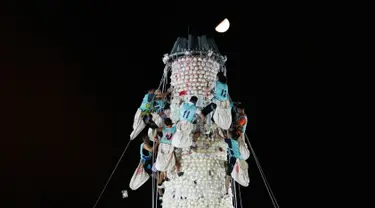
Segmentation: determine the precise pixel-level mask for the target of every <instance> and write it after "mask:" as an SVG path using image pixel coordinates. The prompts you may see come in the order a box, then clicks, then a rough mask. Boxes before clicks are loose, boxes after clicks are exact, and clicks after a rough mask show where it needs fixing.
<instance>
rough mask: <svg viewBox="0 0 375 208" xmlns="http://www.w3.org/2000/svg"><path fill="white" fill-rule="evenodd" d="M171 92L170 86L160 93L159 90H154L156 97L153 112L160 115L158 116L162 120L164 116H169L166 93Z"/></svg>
mask: <svg viewBox="0 0 375 208" xmlns="http://www.w3.org/2000/svg"><path fill="white" fill-rule="evenodd" d="M171 92H172V88H170V89H168V91H167V92H165V93H161V91H160V90H156V99H155V106H154V109H155V112H156V113H158V114H159V115H160V117H161V118H162V119H163V120H164V119H165V118H169V114H170V106H169V103H168V101H167V97H168V95H169V94H170V93H171Z"/></svg>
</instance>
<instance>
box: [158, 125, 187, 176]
mask: <svg viewBox="0 0 375 208" xmlns="http://www.w3.org/2000/svg"><path fill="white" fill-rule="evenodd" d="M164 124H165V126H164V127H163V128H158V129H157V131H158V132H162V133H163V136H162V137H161V139H160V143H163V144H168V145H172V137H173V134H174V133H176V130H177V129H176V126H175V125H173V123H172V120H171V119H170V118H166V119H165V120H164ZM174 154H175V158H176V165H175V167H176V170H177V174H178V176H182V175H183V174H184V173H183V172H180V168H181V163H180V158H179V157H177V156H178V155H177V154H176V152H174Z"/></svg>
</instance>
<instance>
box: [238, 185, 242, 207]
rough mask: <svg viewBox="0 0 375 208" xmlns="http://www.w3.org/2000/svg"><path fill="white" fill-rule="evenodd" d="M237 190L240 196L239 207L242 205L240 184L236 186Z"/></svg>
mask: <svg viewBox="0 0 375 208" xmlns="http://www.w3.org/2000/svg"><path fill="white" fill-rule="evenodd" d="M238 192H239V196H240V206H241V208H243V206H242V194H241V186H238Z"/></svg>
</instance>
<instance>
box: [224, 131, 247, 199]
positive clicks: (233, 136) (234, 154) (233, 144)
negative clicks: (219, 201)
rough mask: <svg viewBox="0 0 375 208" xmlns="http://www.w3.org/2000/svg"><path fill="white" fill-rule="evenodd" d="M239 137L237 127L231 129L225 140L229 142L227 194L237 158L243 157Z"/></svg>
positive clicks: (226, 178) (226, 179)
mask: <svg viewBox="0 0 375 208" xmlns="http://www.w3.org/2000/svg"><path fill="white" fill-rule="evenodd" d="M238 137H239V134H238V132H237V131H236V130H235V129H231V130H230V131H229V135H228V138H227V139H225V140H224V141H225V142H226V143H227V144H228V155H227V158H228V162H227V164H228V167H227V171H226V177H225V187H226V194H228V189H229V184H230V179H231V173H232V171H233V167H234V165H235V164H236V160H237V159H243V158H242V156H241V153H240V149H239V147H238V142H237V139H238Z"/></svg>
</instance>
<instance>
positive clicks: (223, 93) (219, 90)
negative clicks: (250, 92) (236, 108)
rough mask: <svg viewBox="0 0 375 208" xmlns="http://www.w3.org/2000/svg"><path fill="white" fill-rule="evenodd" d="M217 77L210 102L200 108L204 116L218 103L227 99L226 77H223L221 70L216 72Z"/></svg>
mask: <svg viewBox="0 0 375 208" xmlns="http://www.w3.org/2000/svg"><path fill="white" fill-rule="evenodd" d="M217 78H218V81H216V85H215V88H214V90H213V94H214V97H213V99H212V103H210V104H208V105H207V106H206V107H205V108H204V109H203V110H202V113H203V115H204V116H207V115H208V114H209V113H211V112H212V111H213V110H215V109H216V107H217V104H218V103H220V102H227V101H228V98H229V96H228V85H227V78H226V77H225V75H224V73H223V72H219V73H218V74H217ZM227 105H228V104H227Z"/></svg>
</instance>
